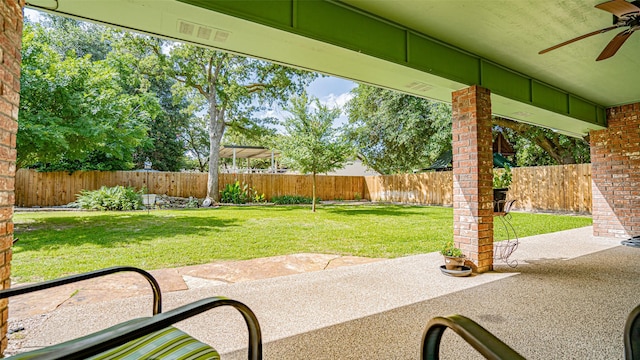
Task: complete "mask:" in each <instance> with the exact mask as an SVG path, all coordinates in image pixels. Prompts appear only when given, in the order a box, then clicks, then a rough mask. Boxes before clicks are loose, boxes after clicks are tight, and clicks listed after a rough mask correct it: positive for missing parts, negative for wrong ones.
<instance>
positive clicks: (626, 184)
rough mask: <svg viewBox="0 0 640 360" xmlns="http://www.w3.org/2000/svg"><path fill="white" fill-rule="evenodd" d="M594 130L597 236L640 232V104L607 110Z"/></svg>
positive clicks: (625, 234)
mask: <svg viewBox="0 0 640 360" xmlns="http://www.w3.org/2000/svg"><path fill="white" fill-rule="evenodd" d="M607 122H608V125H607V128H606V129H604V130H597V131H592V132H591V136H590V139H591V185H592V192H593V235H594V236H607V237H617V238H629V237H631V236H636V235H640V103H636V104H630V105H622V106H617V107H613V108H609V109H607Z"/></svg>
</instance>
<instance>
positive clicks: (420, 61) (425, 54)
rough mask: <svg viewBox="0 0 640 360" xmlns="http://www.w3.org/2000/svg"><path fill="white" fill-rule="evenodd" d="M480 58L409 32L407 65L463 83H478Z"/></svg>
mask: <svg viewBox="0 0 640 360" xmlns="http://www.w3.org/2000/svg"><path fill="white" fill-rule="evenodd" d="M479 61H480V58H478V57H477V56H474V55H472V54H468V53H465V52H463V51H460V50H458V49H456V48H453V47H451V46H448V45H446V44H443V43H440V42H438V41H435V40H433V39H429V38H427V37H424V36H421V35H419V34H416V33H413V32H409V37H408V45H407V65H409V66H411V67H413V68H415V69H418V70H422V71H424V72H428V73H430V74H434V75H437V76H440V77H444V78H447V79H451V80H454V81H457V82H461V83H463V84H479V83H480V67H479Z"/></svg>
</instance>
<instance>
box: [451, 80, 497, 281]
mask: <svg viewBox="0 0 640 360" xmlns="http://www.w3.org/2000/svg"><path fill="white" fill-rule="evenodd" d="M452 96H453V101H452V108H453V235H454V241H455V242H456V245H457V246H459V247H460V248H461V249H462V251H463V252H464V253H465V254H466V255H467V257H468V258H469V260H471V261H472V262H473V263H474V264H475V266H476V268H475V269H474V270H475V271H477V272H484V271H489V270H492V269H493V190H492V185H493V183H492V182H493V150H492V139H491V93H490V91H489V90H487V89H485V88H482V87H479V86H472V87H469V88H466V89H463V90H459V91H456V92H454V93H453V94H452Z"/></svg>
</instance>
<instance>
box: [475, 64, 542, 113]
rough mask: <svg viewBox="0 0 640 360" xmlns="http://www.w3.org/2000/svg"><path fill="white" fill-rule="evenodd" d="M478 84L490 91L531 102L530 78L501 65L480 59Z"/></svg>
mask: <svg viewBox="0 0 640 360" xmlns="http://www.w3.org/2000/svg"><path fill="white" fill-rule="evenodd" d="M480 72H481V79H480V85H481V86H483V87H485V88H487V89H490V90H491V92H492V93H496V94H498V95H502V96H505V97H508V98H511V99H514V100H518V101H520V102H524V103H531V86H530V84H531V79H530V78H527V77H525V76H523V75H520V74H518V73H516V72H513V71H511V70H509V69H507V68H504V67H502V66H499V65H496V64H493V63H490V62H488V61H485V60H481V61H480Z"/></svg>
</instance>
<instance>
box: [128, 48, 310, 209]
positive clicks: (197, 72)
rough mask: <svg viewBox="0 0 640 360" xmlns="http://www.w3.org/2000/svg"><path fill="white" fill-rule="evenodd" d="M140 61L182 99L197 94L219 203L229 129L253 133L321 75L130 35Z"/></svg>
mask: <svg viewBox="0 0 640 360" xmlns="http://www.w3.org/2000/svg"><path fill="white" fill-rule="evenodd" d="M129 39H130V44H131V45H133V46H135V48H136V49H137V51H138V52H139V54H140V56H144V60H143V61H142V62H141V70H142V72H143V73H146V74H149V75H159V74H163V75H166V76H169V77H170V78H172V79H175V80H176V81H177V82H178V86H175V87H174V92H175V93H178V94H184V93H192V94H195V96H191V98H192V99H194V104H197V105H198V106H196V107H195V108H196V110H197V111H198V112H199V113H204V114H206V115H205V117H206V119H207V132H208V136H209V177H208V182H207V198H208V199H210V200H211V201H217V200H218V195H219V194H218V167H219V164H220V157H219V153H218V152H219V148H220V143H221V139H222V136H223V134H224V132H225V131H226V130H227V128H235V129H237V130H238V131H253V130H255V129H256V128H259V127H262V126H267V125H269V123H271V121H270V120H271V119H269V118H262V117H260V116H258V115H259V113H260V112H261V111H262V110H264V109H265V108H267V107H269V106H272V105H273V104H274V103H280V104H285V103H286V100H287V99H288V98H289V97H290V96H291V95H292V94H296V93H300V92H302V91H303V89H304V88H305V87H306V85H308V83H309V82H310V81H311V80H313V78H315V76H316V75H314V74H311V73H308V72H305V71H302V70H297V69H292V68H287V67H284V66H280V65H277V64H272V63H267V62H265V61H261V60H255V59H250V58H246V57H243V56H238V55H233V54H229V53H223V52H220V51H216V50H213V49H208V48H203V47H197V46H194V45H190V44H182V43H169V42H167V41H164V40H161V39H156V38H149V37H145V36H137V35H131V36H130V38H129Z"/></svg>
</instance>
